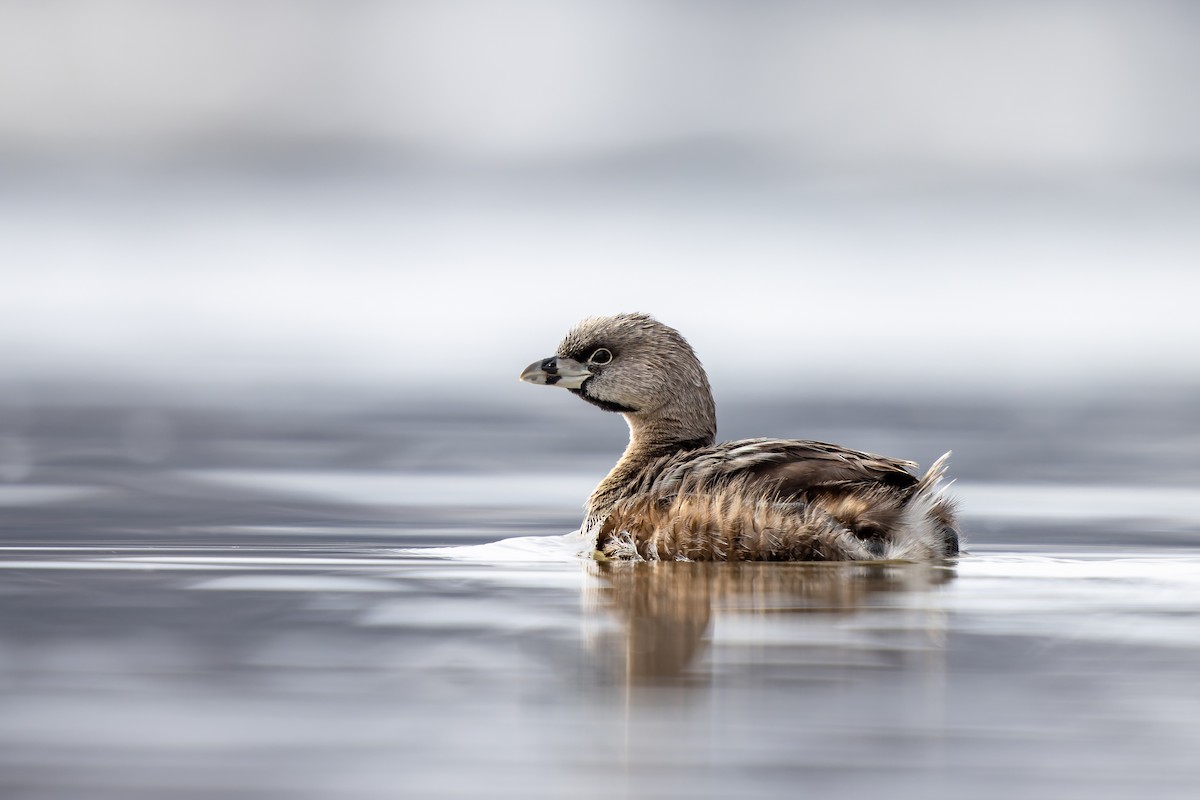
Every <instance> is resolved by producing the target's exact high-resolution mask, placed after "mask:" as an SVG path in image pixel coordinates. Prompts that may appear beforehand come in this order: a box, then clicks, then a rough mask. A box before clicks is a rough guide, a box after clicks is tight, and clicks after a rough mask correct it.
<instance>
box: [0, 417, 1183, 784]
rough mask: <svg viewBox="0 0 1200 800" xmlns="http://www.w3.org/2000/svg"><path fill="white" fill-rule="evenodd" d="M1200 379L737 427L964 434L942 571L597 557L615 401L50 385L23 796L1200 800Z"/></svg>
mask: <svg viewBox="0 0 1200 800" xmlns="http://www.w3.org/2000/svg"><path fill="white" fill-rule="evenodd" d="M1194 407H1195V406H1194V405H1192V404H1191V403H1190V402H1189V399H1188V398H1186V397H1185V398H1182V399H1180V400H1178V401H1169V402H1168V401H1166V400H1163V399H1161V398H1160V399H1159V400H1157V401H1153V402H1151V403H1150V405H1149V406H1147V405H1146V403H1144V402H1142V401H1138V402H1132V401H1129V402H1126V403H1125V404H1123V405H1122V404H1120V403H1114V404H1110V405H1107V406H1098V405H1095V404H1092V405H1088V406H1086V407H1080V406H1078V405H1075V406H1072V405H1069V404H1068V405H1061V406H1042V407H1037V408H1028V407H1020V406H1017V405H1014V404H1009V405H1007V406H994V407H986V406H980V405H979V404H977V403H972V404H967V403H960V404H957V405H956V404H954V403H944V404H942V405H938V406H930V405H927V404H926V405H920V406H909V407H899V408H894V407H878V406H869V405H863V404H857V405H856V404H849V405H848V404H845V403H829V404H822V403H815V402H810V403H809V404H808V405H807V406H805V407H803V408H789V409H787V410H780V409H776V408H769V407H755V408H746V409H742V410H735V411H733V412H731V414H730V416H729V418H727V419H724V420H723V421H722V425H723V434H724V435H725V436H728V437H736V436H744V435H754V434H756V433H764V432H769V433H773V434H778V435H787V436H805V437H813V438H821V439H828V440H834V441H839V442H842V443H845V444H848V445H852V446H857V447H863V448H865V449H871V450H876V451H882V452H888V453H891V454H895V455H904V456H912V457H915V458H919V459H921V460H923V461H925V462H928V461H929V460H930V459H931V458H932V457H935V456H936V455H938V454H939V453H940V452H941V451H942V450H944V449H947V448H949V447H953V448H954V449H955V450H956V457H955V462H954V465H955V468H954V473H955V474H956V475H957V476H958V479H959V480H958V483H957V484H956V486H955V491H956V492H957V493H958V494H959V496H960V497H961V498H962V500H963V504H964V510H965V517H966V529H967V532H968V534H969V537H970V540H969V553H968V554H967V555H965V556H964V557H962V558H961V559H959V560H958V561H956V562H954V563H948V564H944V565H937V566H929V565H913V564H878V565H786V564H785V565H780V564H773V565H756V564H745V565H704V564H674V563H666V564H598V563H595V562H592V561H589V560H587V559H584V558H580V557H579V555H578V551H579V549H580V542H579V541H578V540H577V537H576V536H574V535H572V534H570V533H569V531H571V530H572V529H573V527H574V525H575V524H576V523H577V522H578V519H577V517H578V511H579V506H580V503H581V502H582V500H583V498H584V497H585V496H586V494H587V493H588V491H589V490H590V488H591V486H592V485H593V484H594V482H595V480H596V479H597V477H598V476H599V475H600V474H602V473H603V471H604V470H605V468H606V467H607V465H608V464H609V463H611V460H612V459H613V458H615V455H616V453H617V452H619V450H620V448H621V445H622V437H623V431H622V430H621V428H620V426H619V424H618V423H617V422H616V421H615V420H612V419H609V418H603V417H599V416H597V415H595V414H594V413H592V412H591V411H590V410H589V409H581V410H580V413H579V414H578V415H575V414H574V409H571V410H569V411H563V412H562V416H561V417H554V418H550V419H546V418H544V417H534V416H531V415H530V414H529V413H528V412H517V411H514V412H495V411H493V412H489V413H486V414H485V413H481V412H479V411H478V410H471V409H461V408H459V409H446V408H441V409H439V410H436V411H434V410H425V411H421V412H411V411H410V412H404V413H400V412H396V411H395V410H394V408H393V409H392V410H390V411H389V410H383V411H363V410H361V409H358V410H355V411H347V410H345V409H340V410H339V409H324V408H323V409H314V408H300V407H292V408H290V409H272V410H271V411H270V412H264V411H262V410H261V409H259V410H253V411H247V410H246V409H245V408H242V409H240V410H238V409H231V408H226V409H224V410H214V409H206V410H205V409H197V408H195V407H190V408H189V407H182V406H179V405H171V404H168V403H160V404H147V403H139V404H130V403H119V402H107V403H93V404H81V403H78V402H74V403H60V404H58V405H53V404H47V405H38V406H37V407H36V408H33V409H32V410H30V409H29V408H26V410H25V412H23V413H22V414H20V415H17V417H19V419H20V420H21V422H20V424H19V425H11V426H10V428H9V429H8V430H7V432H5V433H4V434H3V438H2V439H0V475H2V477H3V478H4V483H0V790H2V792H0V795H2V796H3V797H5V798H21V799H25V798H28V799H29V800H33V799H35V798H74V797H81V798H82V797H87V798H161V797H180V798H191V797H195V798H213V797H222V798H225V797H228V798H243V797H245V798H376V797H379V798H382V797H388V798H395V797H464V798H466V797H548V798H549V797H553V798H593V797H594V798H610V797H639V798H640V797H646V798H650V797H680V798H683V797H687V798H692V797H751V798H754V797H776V796H815V797H822V796H831V795H833V794H834V793H835V792H836V793H838V794H839V795H841V796H847V797H858V796H873V795H877V794H879V793H886V794H887V796H889V797H901V798H903V797H929V796H934V797H964V796H969V797H997V798H1000V797H1014V796H1024V797H1055V798H1071V797H1081V798H1082V797H1088V798H1110V797H1111V798H1123V797H1134V796H1138V797H1167V798H1176V797H1178V798H1185V797H1186V798H1192V797H1195V796H1196V792H1197V791H1198V788H1197V787H1198V786H1200V758H1198V757H1197V755H1196V754H1197V753H1200V689H1197V682H1196V677H1197V675H1200V491H1198V490H1196V489H1195V486H1196V485H1197V478H1198V477H1200V475H1198V473H1200V465H1198V464H1197V456H1196V453H1197V451H1198V448H1197V432H1196V428H1197V426H1196V425H1195V417H1194V416H1193V412H1192V409H1193V408H1194ZM9 418H10V419H12V418H16V417H12V416H10V417H9ZM564 431H570V432H571V434H572V437H573V438H572V446H571V447H570V448H567V447H564V446H563V433H564ZM1131 474H1132V475H1133V476H1134V478H1133V479H1132V481H1131V480H1130V479H1129V477H1128V476H1129V475H1131Z"/></svg>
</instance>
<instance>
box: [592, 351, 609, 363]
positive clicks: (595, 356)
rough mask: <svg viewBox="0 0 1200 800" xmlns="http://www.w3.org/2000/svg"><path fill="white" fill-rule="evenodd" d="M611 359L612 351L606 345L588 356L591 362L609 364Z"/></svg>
mask: <svg viewBox="0 0 1200 800" xmlns="http://www.w3.org/2000/svg"><path fill="white" fill-rule="evenodd" d="M610 361H612V352H611V351H609V350H608V348H605V347H601V348H600V349H599V350H597V351H596V352H594V353H592V354H591V355H590V356H588V363H589V364H607V363H608V362H610Z"/></svg>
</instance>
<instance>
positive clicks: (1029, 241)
mask: <svg viewBox="0 0 1200 800" xmlns="http://www.w3.org/2000/svg"><path fill="white" fill-rule="evenodd" d="M1197 33H1200V8H1197V7H1194V6H1193V5H1191V4H1189V3H1186V2H1182V0H1154V1H1153V2H1142V3H1133V2H1119V1H1118V0H1109V1H1107V2H1096V3H1083V2H1078V1H1077V0H1054V2H1049V3H1037V4H1033V3H1020V4H1005V5H999V4H989V3H983V2H967V3H961V2H960V3H950V2H940V1H937V0H930V1H929V2H922V3H917V4H905V5H903V6H895V5H894V4H889V3H886V2H882V1H881V0H870V1H867V0H863V1H860V2H851V3H844V4H838V5H837V6H836V7H826V6H824V5H821V4H816V3H810V2H773V3H763V4H752V5H749V6H748V5H746V4H740V3H732V2H705V3H684V2H665V3H655V4H646V3H634V2H616V3H600V2H584V1H580V2H568V3H558V2H554V3H552V2H544V1H542V0H525V1H523V2H507V3H499V4H497V3H486V2H481V1H479V0H455V1H453V2H384V1H383V0H357V1H356V2H353V3H321V2H305V3H294V2H281V1H280V0H252V1H251V2H241V3H228V2H227V3H210V4H175V3H168V2H161V0H107V1H105V2H83V1H82V0H64V1H63V2H58V3H54V4H38V3H22V2H16V1H15V0H0V253H2V254H3V257H2V258H0V261H2V262H3V264H4V267H3V276H4V284H5V290H4V292H3V293H2V294H0V363H2V364H3V367H4V369H3V372H4V375H5V378H4V379H5V380H6V381H16V382H41V383H42V384H46V385H48V384H55V383H72V382H75V383H78V382H89V381H90V382H95V383H105V382H107V383H111V384H119V383H128V384H130V385H141V384H145V385H154V384H171V383H180V384H184V385H187V384H189V383H191V384H203V383H205V382H212V383H214V384H226V385H231V386H245V387H252V386H259V385H262V386H277V387H286V386H290V385H296V384H306V385H322V384H330V385H333V386H342V387H345V388H346V390H347V391H350V392H354V391H360V390H366V389H368V388H370V389H372V390H375V391H381V392H387V391H391V390H399V389H404V388H406V387H407V388H411V389H412V390H413V391H414V392H423V393H425V394H430V395H435V396H436V395H439V394H449V393H451V390H452V387H454V386H455V385H459V384H461V383H462V382H463V381H464V379H465V378H468V376H469V382H470V386H471V391H472V393H473V394H474V395H475V396H476V397H479V396H480V394H481V393H483V395H484V396H487V395H489V394H494V395H495V396H496V397H497V398H510V397H515V394H514V395H510V394H509V392H515V391H516V388H515V377H514V376H515V374H516V373H517V372H518V371H519V370H520V368H521V367H523V366H524V365H525V364H526V363H529V362H530V361H532V360H534V359H535V358H540V357H542V356H544V355H547V354H549V353H550V352H551V351H552V350H553V348H554V346H555V345H556V343H557V342H558V340H559V339H560V338H561V337H562V335H563V334H564V333H565V332H566V330H567V329H568V328H569V327H570V325H572V324H573V323H574V322H575V321H577V320H578V319H580V318H582V317H585V316H591V315H595V314H607V313H615V312H618V311H630V310H641V311H648V312H650V313H653V314H655V315H656V316H658V317H659V318H660V319H662V320H663V321H664V322H667V323H668V324H671V325H673V326H675V327H677V328H679V329H680V330H681V331H682V332H683V333H684V335H685V336H687V337H688V338H689V340H690V341H691V342H692V343H693V345H694V346H695V347H696V349H697V352H698V353H699V355H700V357H701V359H702V360H703V361H704V363H705V364H706V366H707V367H708V368H709V372H710V377H711V378H712V382H713V384H714V388H715V389H716V393H717V395H718V398H720V397H721V396H722V395H726V396H729V395H730V394H731V393H732V394H737V395H744V396H754V395H755V394H760V393H761V394H763V395H775V394H787V393H795V392H803V393H806V394H811V395H830V396H833V395H840V394H855V393H872V394H883V395H888V394H898V395H914V394H916V395H919V394H923V393H925V394H939V393H945V392H959V393H964V394H971V393H983V394H987V393H1002V394H1012V393H1018V394H1019V393H1021V392H1023V391H1032V392H1035V393H1046V394H1054V393H1063V392H1065V393H1088V392H1094V391H1106V390H1108V389H1111V388H1112V387H1121V386H1125V387H1129V390H1130V391H1133V392H1136V391H1140V390H1142V389H1143V388H1144V387H1153V386H1182V387H1195V386H1198V385H1200V370H1197V368H1196V360H1195V356H1194V353H1195V352H1197V350H1200V324H1197V323H1196V322H1195V320H1194V301H1193V299H1192V298H1193V297H1194V296H1195V295H1196V294H1197V291H1200V272H1198V271H1197V270H1196V268H1195V267H1196V264H1197V263H1198V261H1200V225H1198V224H1197V222H1198V221H1200V105H1197V104H1196V103H1195V102H1194V93H1195V92H1194V87H1195V85H1197V79H1198V78H1200V51H1197V49H1196V48H1195V47H1194V42H1195V35H1196V34H1197ZM509 384H512V385H511V386H510V385H509ZM505 387H507V388H505Z"/></svg>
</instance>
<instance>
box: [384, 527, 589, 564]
mask: <svg viewBox="0 0 1200 800" xmlns="http://www.w3.org/2000/svg"><path fill="white" fill-rule="evenodd" d="M592 550H593V547H592V541H591V539H587V538H585V537H584V536H583V534H582V533H581V532H579V531H571V532H570V533H567V534H564V535H562V536H517V537H514V538H511V539H501V540H500V541H498V542H489V543H487V544H476V545H463V546H460V547H422V548H410V549H406V550H397V551H396V552H397V553H399V554H402V555H406V556H423V557H433V558H448V559H459V560H466V561H488V562H530V561H541V562H557V563H569V562H577V561H580V560H581V559H588V558H591V555H592Z"/></svg>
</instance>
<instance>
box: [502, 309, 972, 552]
mask: <svg viewBox="0 0 1200 800" xmlns="http://www.w3.org/2000/svg"><path fill="white" fill-rule="evenodd" d="M521 380H523V381H528V382H530V383H538V384H545V385H547V386H561V387H562V388H564V389H567V390H569V391H570V392H571V393H572V394H575V395H577V396H579V397H582V398H583V399H584V400H586V401H588V402H589V403H591V404H593V405H596V406H599V407H600V408H603V409H604V410H606V411H616V412H618V413H620V414H622V415H623V416H624V417H625V421H626V422H628V423H629V434H630V435H629V446H628V447H627V448H626V449H625V453H624V455H622V456H621V460H620V461H618V462H617V465H616V466H615V467H613V469H612V471H611V472H609V473H608V476H607V477H605V479H604V480H603V481H601V482H600V485H599V486H597V487H596V490H595V491H594V492H592V496H591V497H590V498H589V499H588V502H587V517H586V519H585V520H584V523H583V528H582V529H583V532H584V533H585V535H589V536H593V537H595V540H596V551H597V553H598V554H599V555H601V556H603V557H607V558H629V559H637V558H643V559H647V560H655V559H663V560H669V559H674V560H694V561H725V560H728V561H736V560H747V561H868V560H888V559H908V560H921V559H932V558H940V557H943V556H947V555H954V554H956V553H957V552H958V544H959V543H958V532H957V530H956V528H957V523H956V522H955V515H954V508H953V504H952V502H951V501H950V500H948V499H947V498H946V497H945V496H944V495H943V494H942V493H940V492H939V491H938V483H939V481H940V479H941V477H942V473H943V472H944V471H945V462H946V458H947V456H949V453H947V454H946V455H944V456H942V457H941V458H939V459H938V460H937V461H936V462H935V463H934V464H933V466H932V467H930V469H929V470H928V471H927V472H926V473H925V474H924V476H922V477H920V478H918V477H917V476H916V475H914V474H913V473H912V472H910V469H914V468H915V467H916V466H917V465H916V464H914V463H913V462H911V461H900V460H897V459H893V458H887V457H885V456H877V455H871V454H870V453H863V452H859V451H857V450H849V449H847V448H844V447H839V446H837V445H832V444H824V443H822V442H810V441H801V440H796V439H743V440H741V441H736V442H725V443H723V444H714V442H715V439H716V434H717V422H716V410H715V408H714V406H713V399H712V390H711V389H710V388H709V385H708V378H707V377H706V376H705V374H704V368H703V367H702V366H701V365H700V360H699V359H698V358H696V354H695V353H694V352H693V351H692V348H691V346H690V345H689V344H688V343H687V341H686V340H685V339H684V338H683V336H681V335H680V334H679V332H678V331H676V330H675V329H674V328H671V327H668V326H666V325H664V324H662V323H661V322H659V321H658V320H656V319H654V318H652V317H650V316H649V315H646V314H618V315H616V316H611V317H592V318H590V319H585V320H584V321H583V322H580V323H579V324H578V325H576V326H575V327H574V328H573V329H572V330H571V331H570V332H569V333H568V334H567V335H566V337H565V338H564V339H563V340H562V343H561V344H559V346H558V351H557V353H556V354H555V355H554V356H551V357H550V358H546V359H542V360H541V361H537V362H535V363H533V364H530V365H529V366H528V367H527V368H526V369H525V371H524V372H522V373H521Z"/></svg>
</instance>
